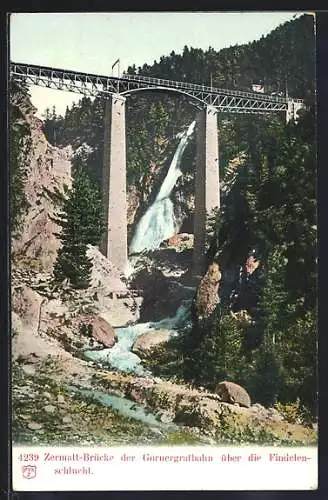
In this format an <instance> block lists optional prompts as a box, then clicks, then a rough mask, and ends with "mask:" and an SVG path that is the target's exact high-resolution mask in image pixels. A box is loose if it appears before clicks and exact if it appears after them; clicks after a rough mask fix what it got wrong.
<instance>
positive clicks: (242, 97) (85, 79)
mask: <svg viewBox="0 0 328 500" xmlns="http://www.w3.org/2000/svg"><path fill="white" fill-rule="evenodd" d="M10 72H11V74H12V76H13V77H14V78H20V79H24V80H25V81H26V82H27V83H30V84H33V85H38V86H41V87H47V88H53V89H56V90H65V91H69V92H74V93H80V94H83V95H87V96H90V97H95V96H97V95H103V96H107V97H109V96H111V95H113V94H121V95H123V96H128V95H131V94H133V93H136V92H140V91H150V90H152V91H161V92H163V91H166V92H174V93H177V94H180V95H181V94H182V95H184V96H186V97H187V98H188V99H190V100H191V101H192V103H193V104H194V105H196V107H206V106H214V107H216V108H217V110H218V111H220V112H229V113H256V114H265V113H272V112H279V111H284V112H287V110H288V99H286V98H282V97H273V96H268V95H265V94H258V93H255V92H244V91H237V90H228V89H217V88H213V87H207V86H205V85H198V84H193V83H187V82H176V81H172V80H164V79H159V78H151V77H144V76H141V75H124V76H123V77H122V78H118V77H114V76H101V75H94V74H88V73H78V72H76V71H69V70H64V69H58V68H50V67H46V66H35V65H29V64H23V63H14V62H12V63H11V64H10ZM294 102H298V103H302V102H303V101H301V100H300V99H294Z"/></svg>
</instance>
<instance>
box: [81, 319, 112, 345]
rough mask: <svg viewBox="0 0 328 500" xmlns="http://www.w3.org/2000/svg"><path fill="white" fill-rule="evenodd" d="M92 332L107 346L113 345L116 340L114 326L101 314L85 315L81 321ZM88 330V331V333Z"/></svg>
mask: <svg viewBox="0 0 328 500" xmlns="http://www.w3.org/2000/svg"><path fill="white" fill-rule="evenodd" d="M80 325H81V326H84V327H85V328H86V330H87V332H88V331H89V330H88V329H89V328H90V334H91V335H92V336H93V337H94V338H95V339H96V340H97V341H98V342H100V343H101V344H103V345H104V346H105V347H112V346H113V345H114V344H115V342H116V336H115V330H114V328H113V327H112V326H111V325H110V324H109V323H108V322H107V321H106V320H105V319H104V318H102V317H101V316H85V317H83V319H82V321H81V322H80ZM87 332H86V333H87Z"/></svg>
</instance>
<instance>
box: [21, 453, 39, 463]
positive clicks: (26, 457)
mask: <svg viewBox="0 0 328 500" xmlns="http://www.w3.org/2000/svg"><path fill="white" fill-rule="evenodd" d="M39 458H40V456H39V454H38V453H21V454H20V455H18V460H19V461H20V462H37V461H38V460H39Z"/></svg>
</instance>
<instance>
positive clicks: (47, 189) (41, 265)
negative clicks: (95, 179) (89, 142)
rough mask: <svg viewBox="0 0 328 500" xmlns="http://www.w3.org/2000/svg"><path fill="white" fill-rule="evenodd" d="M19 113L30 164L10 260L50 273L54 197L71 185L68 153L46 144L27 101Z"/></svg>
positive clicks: (54, 244) (55, 228)
mask: <svg viewBox="0 0 328 500" xmlns="http://www.w3.org/2000/svg"><path fill="white" fill-rule="evenodd" d="M20 110H21V111H22V113H23V116H24V119H25V120H26V123H27V124H28V125H29V127H30V131H31V138H30V147H29V159H30V162H29V165H28V167H27V171H26V180H25V182H24V191H25V196H26V200H27V203H28V210H27V213H26V216H25V218H24V221H23V225H22V227H23V229H22V231H21V234H20V235H19V237H16V238H15V239H13V241H12V258H13V261H14V262H15V263H16V264H24V263H25V264H27V265H29V266H35V267H36V268H37V269H39V270H48V271H51V269H52V266H53V263H54V260H55V258H56V254H57V250H58V248H59V241H58V238H57V237H56V233H58V230H59V227H58V225H57V224H56V222H55V213H56V211H57V210H58V195H60V193H63V192H64V190H65V189H67V188H69V187H70V185H71V161H70V159H71V155H72V151H71V148H70V147H67V148H64V149H60V148H56V147H54V146H52V145H50V144H49V143H48V142H47V140H46V138H45V136H44V134H43V132H42V126H43V124H42V121H41V120H39V119H38V118H37V117H36V116H35V111H36V110H35V108H33V107H32V106H31V104H30V103H29V101H28V98H25V100H24V102H21V103H20Z"/></svg>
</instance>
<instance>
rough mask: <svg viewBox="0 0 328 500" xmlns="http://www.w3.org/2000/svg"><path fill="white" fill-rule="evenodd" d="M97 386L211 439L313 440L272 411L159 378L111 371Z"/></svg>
mask: <svg viewBox="0 0 328 500" xmlns="http://www.w3.org/2000/svg"><path fill="white" fill-rule="evenodd" d="M97 383H99V384H100V385H101V386H102V387H107V389H119V390H121V391H123V392H124V393H125V395H126V396H127V397H129V398H132V399H135V400H138V402H139V403H142V404H143V405H144V406H146V407H147V408H148V409H149V410H150V411H151V412H152V413H156V414H157V415H158V417H159V418H160V417H161V415H165V417H164V418H165V419H168V420H169V421H173V422H175V423H179V424H182V425H185V426H188V427H192V428H195V427H196V428H199V429H200V430H201V431H202V432H204V433H205V434H207V435H212V436H215V437H220V436H222V437H225V436H229V437H230V438H231V437H232V436H236V437H237V438H238V439H241V436H243V435H244V436H245V438H246V439H247V438H249V432H250V429H254V431H253V435H252V436H251V438H252V439H253V438H254V436H255V434H256V433H258V434H259V435H266V436H267V438H268V439H269V438H270V439H271V440H275V439H284V440H286V441H296V442H297V441H299V442H302V443H303V444H304V442H308V443H309V442H312V443H313V441H315V431H314V430H313V429H311V428H307V427H304V426H301V425H297V424H290V423H289V422H286V421H285V420H284V419H283V417H282V416H281V415H280V414H279V413H278V412H277V411H276V410H274V409H272V408H268V409H266V408H264V407H263V406H261V405H253V406H251V407H249V408H247V407H245V406H244V407H242V406H239V405H238V404H231V403H228V402H223V401H221V397H220V396H219V395H218V394H214V393H210V392H207V391H205V390H197V389H192V388H189V387H187V386H184V385H180V384H175V383H172V382H168V381H163V380H161V379H149V378H142V377H133V376H130V375H123V374H118V373H114V372H106V373H101V374H99V375H98V376H97Z"/></svg>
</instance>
